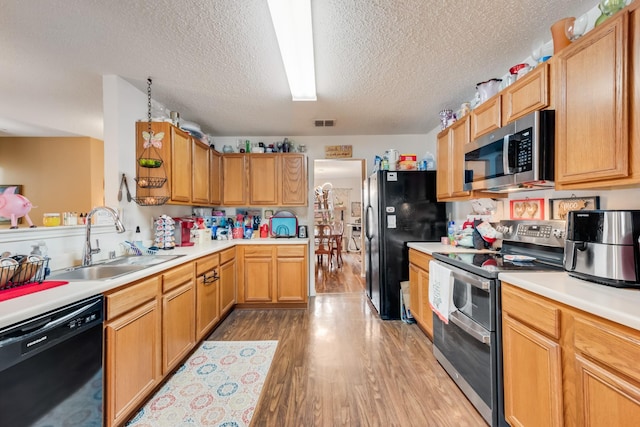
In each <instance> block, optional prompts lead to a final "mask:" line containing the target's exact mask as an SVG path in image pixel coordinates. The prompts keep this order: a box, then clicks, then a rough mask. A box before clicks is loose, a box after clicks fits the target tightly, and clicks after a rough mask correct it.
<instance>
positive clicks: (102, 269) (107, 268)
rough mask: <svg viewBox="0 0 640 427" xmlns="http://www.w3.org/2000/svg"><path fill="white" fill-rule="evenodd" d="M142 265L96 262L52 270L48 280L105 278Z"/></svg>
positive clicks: (127, 271) (124, 272)
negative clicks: (58, 270) (94, 263)
mask: <svg viewBox="0 0 640 427" xmlns="http://www.w3.org/2000/svg"><path fill="white" fill-rule="evenodd" d="M145 268H146V266H144V265H105V264H96V265H89V266H86V267H73V268H70V269H67V270H63V271H61V272H54V273H52V274H51V276H49V279H50V280H69V281H73V280H107V279H113V278H114V277H118V276H122V275H123V274H127V273H133V272H134V271H140V270H143V269H145Z"/></svg>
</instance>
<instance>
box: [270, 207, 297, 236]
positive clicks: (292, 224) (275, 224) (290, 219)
mask: <svg viewBox="0 0 640 427" xmlns="http://www.w3.org/2000/svg"><path fill="white" fill-rule="evenodd" d="M269 230H271V237H296V235H297V233H298V218H297V217H296V216H295V215H294V214H292V213H291V212H289V211H278V212H276V213H275V214H274V215H273V216H272V217H271V218H270V219H269Z"/></svg>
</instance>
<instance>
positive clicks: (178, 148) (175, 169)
mask: <svg viewBox="0 0 640 427" xmlns="http://www.w3.org/2000/svg"><path fill="white" fill-rule="evenodd" d="M171 201H173V202H185V203H189V202H190V201H191V138H189V136H188V135H187V134H186V133H184V132H182V131H180V130H178V129H176V128H175V127H171Z"/></svg>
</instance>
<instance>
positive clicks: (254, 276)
mask: <svg viewBox="0 0 640 427" xmlns="http://www.w3.org/2000/svg"><path fill="white" fill-rule="evenodd" d="M242 270H243V275H244V277H242V283H243V289H244V301H243V302H272V300H273V291H272V290H273V257H271V256H270V257H259V258H246V257H245V258H244V266H243V269H242Z"/></svg>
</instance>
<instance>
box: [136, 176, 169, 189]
mask: <svg viewBox="0 0 640 427" xmlns="http://www.w3.org/2000/svg"><path fill="white" fill-rule="evenodd" d="M135 180H136V183H137V184H138V187H140V188H162V186H163V185H164V184H165V182H167V178H162V177H151V176H149V177H138V178H135Z"/></svg>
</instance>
